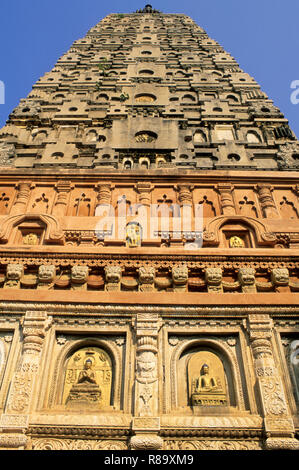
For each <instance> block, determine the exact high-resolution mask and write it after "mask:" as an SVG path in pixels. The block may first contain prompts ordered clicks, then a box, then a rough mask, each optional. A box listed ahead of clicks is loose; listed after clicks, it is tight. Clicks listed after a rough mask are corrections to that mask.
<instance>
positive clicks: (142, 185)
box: [135, 181, 154, 207]
mask: <svg viewBox="0 0 299 470" xmlns="http://www.w3.org/2000/svg"><path fill="white" fill-rule="evenodd" d="M135 189H136V191H137V193H138V204H142V205H143V206H145V207H150V205H151V192H152V190H153V189H154V186H153V185H152V184H151V183H148V182H146V181H145V182H138V183H137V184H136V187H135Z"/></svg>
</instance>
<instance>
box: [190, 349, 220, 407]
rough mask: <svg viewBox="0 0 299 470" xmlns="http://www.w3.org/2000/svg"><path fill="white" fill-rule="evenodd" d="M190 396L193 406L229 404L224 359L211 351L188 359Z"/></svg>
mask: <svg viewBox="0 0 299 470" xmlns="http://www.w3.org/2000/svg"><path fill="white" fill-rule="evenodd" d="M187 375H188V396H189V403H190V405H191V406H227V405H228V401H229V400H228V394H227V390H226V389H227V386H226V380H225V372H224V367H223V364H222V361H221V360H220V359H219V357H218V356H217V355H216V354H214V353H212V352H210V351H199V352H197V353H195V354H192V356H191V357H190V359H189V360H188V373H187Z"/></svg>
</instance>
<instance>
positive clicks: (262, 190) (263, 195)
mask: <svg viewBox="0 0 299 470" xmlns="http://www.w3.org/2000/svg"><path fill="white" fill-rule="evenodd" d="M256 190H257V193H258V197H259V201H260V205H261V208H262V212H263V215H264V217H268V218H270V219H277V218H278V217H279V214H278V212H277V209H276V206H275V202H274V199H273V196H272V187H271V186H270V185H268V184H258V185H257V187H256Z"/></svg>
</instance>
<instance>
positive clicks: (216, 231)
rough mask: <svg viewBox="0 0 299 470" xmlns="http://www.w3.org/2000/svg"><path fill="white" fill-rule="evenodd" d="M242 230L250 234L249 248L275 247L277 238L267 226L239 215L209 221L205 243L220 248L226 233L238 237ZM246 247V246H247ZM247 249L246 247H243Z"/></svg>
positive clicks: (219, 217)
mask: <svg viewBox="0 0 299 470" xmlns="http://www.w3.org/2000/svg"><path fill="white" fill-rule="evenodd" d="M240 229H241V230H244V231H245V232H247V233H248V236H249V240H250V243H248V246H247V248H249V247H254V246H256V245H257V246H259V245H261V246H270V247H271V246H274V245H275V244H276V243H277V238H276V235H275V234H274V233H271V232H268V228H267V226H266V225H265V224H264V223H263V222H261V221H260V220H257V219H254V218H252V217H245V216H239V215H235V216H234V215H230V216H224V215H223V216H218V217H215V218H214V219H212V220H210V221H208V223H207V225H206V227H205V231H204V236H203V238H204V242H205V244H206V245H210V246H219V245H220V243H223V241H224V240H223V234H224V232H225V231H227V232H230V233H231V234H230V233H228V235H230V237H232V236H238V233H239V234H240ZM245 245H246V244H245ZM243 248H246V246H243Z"/></svg>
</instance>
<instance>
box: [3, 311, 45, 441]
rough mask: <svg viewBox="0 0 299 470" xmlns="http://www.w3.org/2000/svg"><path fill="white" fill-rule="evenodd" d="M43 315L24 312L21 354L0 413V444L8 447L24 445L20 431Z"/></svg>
mask: <svg viewBox="0 0 299 470" xmlns="http://www.w3.org/2000/svg"><path fill="white" fill-rule="evenodd" d="M46 321H47V314H46V313H45V312H26V314H25V318H24V322H23V351H22V353H23V355H22V358H21V362H20V365H19V367H18V369H17V371H16V373H15V374H14V376H13V378H12V381H11V387H10V390H9V395H8V398H7V402H6V408H5V414H3V415H2V416H1V421H0V428H2V430H3V432H4V433H6V432H7V438H5V434H4V436H3V435H2V439H1V440H0V446H2V447H5V448H8V447H11V448H14V447H15V448H16V447H20V445H19V444H20V442H21V443H23V444H22V446H23V447H24V446H25V445H26V437H25V436H24V431H25V429H26V427H27V426H28V417H29V414H30V411H31V410H30V407H31V402H32V395H33V391H34V385H35V381H36V378H37V374H38V370H39V362H40V353H41V350H42V346H43V342H44V338H45V329H46Z"/></svg>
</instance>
